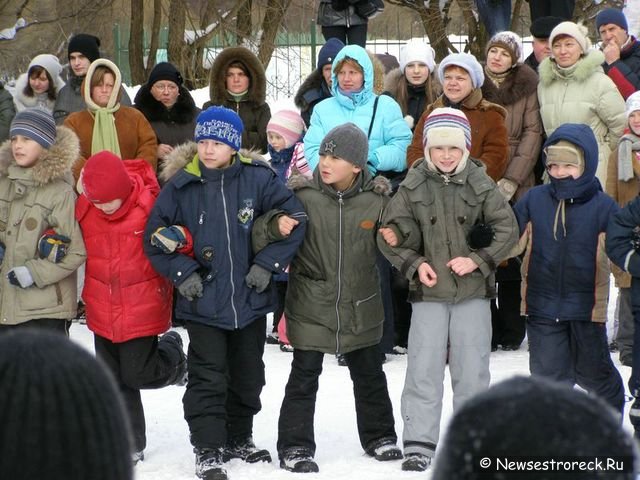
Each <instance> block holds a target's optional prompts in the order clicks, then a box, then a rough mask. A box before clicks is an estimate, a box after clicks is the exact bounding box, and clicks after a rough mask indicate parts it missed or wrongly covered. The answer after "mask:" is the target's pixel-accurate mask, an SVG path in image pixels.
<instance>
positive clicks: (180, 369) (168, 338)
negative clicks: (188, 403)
mask: <svg viewBox="0 0 640 480" xmlns="http://www.w3.org/2000/svg"><path fill="white" fill-rule="evenodd" d="M159 342H163V343H164V342H166V343H169V344H171V345H173V346H174V348H175V349H176V350H178V351H179V352H180V361H179V362H178V364H177V365H176V373H175V376H174V377H173V381H171V382H170V383H169V384H170V385H177V386H178V387H183V386H185V385H186V384H187V356H186V355H185V354H184V350H183V348H184V347H183V343H182V337H181V336H180V334H179V333H178V332H174V331H173V330H171V331H168V332H167V333H165V334H164V335H162V337H160V340H159Z"/></svg>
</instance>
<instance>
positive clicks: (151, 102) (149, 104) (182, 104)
mask: <svg viewBox="0 0 640 480" xmlns="http://www.w3.org/2000/svg"><path fill="white" fill-rule="evenodd" d="M133 102H134V107H135V108H137V109H138V110H140V111H141V112H142V114H143V115H144V116H145V117H146V118H147V120H149V122H175V123H178V124H185V123H190V122H191V121H193V118H194V117H195V116H196V115H197V112H198V107H196V104H195V102H194V100H193V97H192V96H191V94H190V93H189V90H187V89H186V88H184V86H182V85H180V87H179V94H178V99H177V100H176V103H175V105H173V107H171V108H167V107H165V106H164V105H163V104H162V102H159V101H158V100H156V99H155V98H153V94H152V93H151V88H150V86H149V85H148V84H146V83H145V84H144V85H143V86H142V87H140V88H139V89H138V92H137V93H136V97H135V99H134V100H133Z"/></svg>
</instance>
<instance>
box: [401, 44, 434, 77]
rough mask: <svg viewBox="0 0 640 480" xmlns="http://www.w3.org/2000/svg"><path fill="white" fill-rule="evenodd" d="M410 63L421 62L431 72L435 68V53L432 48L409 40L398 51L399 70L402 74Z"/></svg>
mask: <svg viewBox="0 0 640 480" xmlns="http://www.w3.org/2000/svg"><path fill="white" fill-rule="evenodd" d="M411 62H422V63H424V64H426V65H427V67H429V72H433V69H434V68H435V66H436V61H435V52H434V51H433V48H431V47H430V46H429V45H427V44H426V43H424V42H421V41H420V40H410V41H408V42H407V43H406V44H405V45H403V46H402V48H401V49H400V62H399V63H400V70H401V71H402V72H403V73H404V69H405V67H406V66H407V65H408V64H409V63H411Z"/></svg>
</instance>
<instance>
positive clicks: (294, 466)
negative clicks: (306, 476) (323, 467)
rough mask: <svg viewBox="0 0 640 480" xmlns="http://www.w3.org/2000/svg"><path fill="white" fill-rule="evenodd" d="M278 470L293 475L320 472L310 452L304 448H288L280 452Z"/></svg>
mask: <svg viewBox="0 0 640 480" xmlns="http://www.w3.org/2000/svg"><path fill="white" fill-rule="evenodd" d="M280 468H284V469H285V470H288V471H290V472H294V473H317V472H318V471H320V469H319V468H318V464H317V463H316V462H315V460H314V459H313V454H312V453H311V450H309V449H308V448H305V447H290V448H287V449H286V450H284V451H283V452H281V453H280Z"/></svg>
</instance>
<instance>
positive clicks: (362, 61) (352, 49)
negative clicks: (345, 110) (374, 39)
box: [331, 45, 384, 105]
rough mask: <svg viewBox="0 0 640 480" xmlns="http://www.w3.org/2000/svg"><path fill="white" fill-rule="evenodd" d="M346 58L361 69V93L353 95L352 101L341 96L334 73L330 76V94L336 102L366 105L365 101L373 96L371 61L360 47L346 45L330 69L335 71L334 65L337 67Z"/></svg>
mask: <svg viewBox="0 0 640 480" xmlns="http://www.w3.org/2000/svg"><path fill="white" fill-rule="evenodd" d="M346 57H349V58H351V59H353V60H355V61H356V62H358V65H360V67H362V70H363V73H364V85H363V87H362V91H360V92H358V93H356V94H354V95H353V100H351V99H350V98H349V97H346V96H345V95H343V94H341V93H340V92H339V91H338V76H337V75H336V73H335V71H334V72H333V73H332V74H331V78H332V85H331V92H332V93H333V96H334V97H336V98H337V99H338V101H340V103H344V104H347V105H361V104H363V103H366V102H367V100H369V98H370V97H371V96H373V95H374V87H375V81H374V69H373V62H372V61H371V57H370V56H369V54H368V53H367V51H366V50H365V49H364V48H362V47H361V46H359V45H347V46H346V47H344V48H343V49H342V50H340V52H338V55H336V58H335V59H334V61H333V64H332V66H331V68H332V69H333V70H335V68H336V65H338V63H340V62H341V61H342V60H343V59H344V58H346ZM380 65H382V64H380ZM383 71H384V70H383ZM380 88H383V85H382V84H381V85H380Z"/></svg>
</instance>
